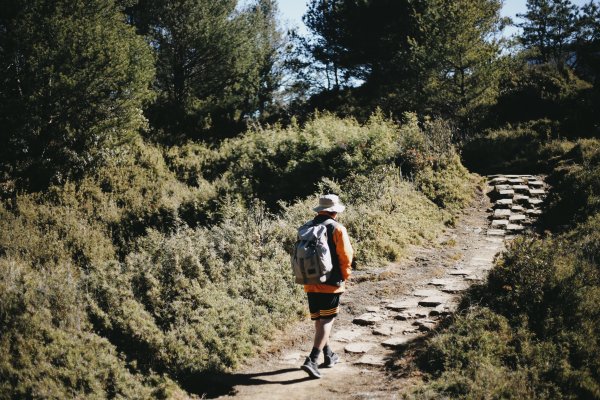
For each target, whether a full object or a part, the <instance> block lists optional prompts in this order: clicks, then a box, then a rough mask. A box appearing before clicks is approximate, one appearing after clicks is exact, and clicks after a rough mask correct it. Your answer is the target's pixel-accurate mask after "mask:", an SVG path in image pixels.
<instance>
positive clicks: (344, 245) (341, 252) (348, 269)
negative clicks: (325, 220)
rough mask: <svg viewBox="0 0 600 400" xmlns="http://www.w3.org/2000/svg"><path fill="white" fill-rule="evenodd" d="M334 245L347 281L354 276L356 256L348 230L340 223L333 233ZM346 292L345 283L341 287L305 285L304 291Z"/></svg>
mask: <svg viewBox="0 0 600 400" xmlns="http://www.w3.org/2000/svg"><path fill="white" fill-rule="evenodd" d="M319 214H321V213H319ZM333 243H334V244H335V252H336V254H337V256H338V260H339V262H340V272H341V273H342V279H343V280H344V281H346V280H348V279H349V278H350V275H351V274H352V257H353V255H354V250H353V249H352V245H351V244H350V237H349V236H348V232H347V231H346V228H345V227H344V226H342V225H341V224H339V223H338V224H337V225H336V227H335V229H334V231H333ZM331 251H334V249H331ZM344 290H346V286H345V284H344V283H342V284H341V286H333V285H326V284H323V283H319V284H314V285H304V291H305V292H307V293H308V292H310V293H342V292H343V291H344Z"/></svg>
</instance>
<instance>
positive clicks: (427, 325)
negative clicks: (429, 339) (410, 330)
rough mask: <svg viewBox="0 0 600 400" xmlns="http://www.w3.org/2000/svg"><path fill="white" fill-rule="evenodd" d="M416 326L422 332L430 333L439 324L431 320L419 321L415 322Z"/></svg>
mask: <svg viewBox="0 0 600 400" xmlns="http://www.w3.org/2000/svg"><path fill="white" fill-rule="evenodd" d="M415 326H417V327H418V328H419V330H420V331H421V332H430V331H432V330H434V329H435V327H436V326H437V322H435V321H433V320H430V319H426V320H418V321H415Z"/></svg>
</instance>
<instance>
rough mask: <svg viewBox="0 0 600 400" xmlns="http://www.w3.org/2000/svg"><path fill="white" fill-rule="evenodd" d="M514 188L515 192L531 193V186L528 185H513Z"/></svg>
mask: <svg viewBox="0 0 600 400" xmlns="http://www.w3.org/2000/svg"><path fill="white" fill-rule="evenodd" d="M512 190H514V191H515V193H529V186H527V185H513V187H512Z"/></svg>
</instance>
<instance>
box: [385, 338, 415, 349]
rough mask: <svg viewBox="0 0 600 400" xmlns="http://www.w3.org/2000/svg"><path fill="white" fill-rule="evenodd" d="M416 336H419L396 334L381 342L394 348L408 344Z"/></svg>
mask: <svg viewBox="0 0 600 400" xmlns="http://www.w3.org/2000/svg"><path fill="white" fill-rule="evenodd" d="M416 337H417V336H412V335H411V336H409V335H404V336H394V337H391V338H389V339H387V340H384V341H383V342H381V345H382V346H384V347H389V348H392V349H398V348H401V347H404V346H406V345H407V344H409V343H410V342H412V341H413V340H414V339H415V338H416Z"/></svg>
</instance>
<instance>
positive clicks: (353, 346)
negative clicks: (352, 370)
mask: <svg viewBox="0 0 600 400" xmlns="http://www.w3.org/2000/svg"><path fill="white" fill-rule="evenodd" d="M373 346H375V343H372V342H355V343H350V344H348V345H347V346H346V347H344V351H345V352H346V353H351V354H364V353H367V352H368V351H369V350H371V349H372V348H373Z"/></svg>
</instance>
